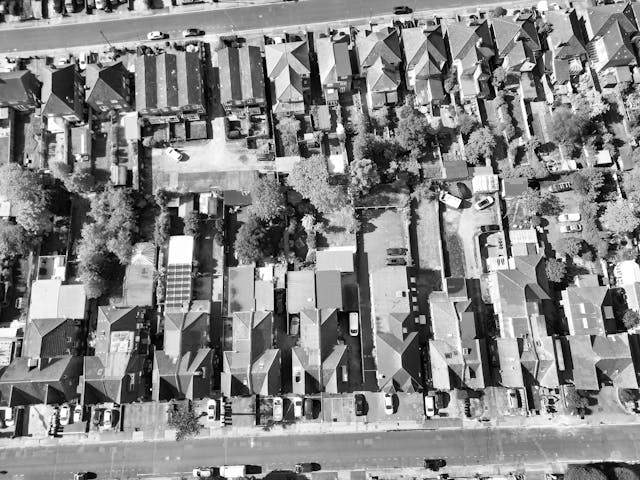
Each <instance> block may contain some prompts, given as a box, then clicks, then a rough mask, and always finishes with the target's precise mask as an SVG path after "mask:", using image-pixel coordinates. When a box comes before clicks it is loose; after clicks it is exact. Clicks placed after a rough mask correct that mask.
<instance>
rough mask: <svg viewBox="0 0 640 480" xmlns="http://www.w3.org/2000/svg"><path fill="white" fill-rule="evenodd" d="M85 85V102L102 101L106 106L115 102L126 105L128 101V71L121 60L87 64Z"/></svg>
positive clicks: (94, 103) (93, 103) (94, 102)
mask: <svg viewBox="0 0 640 480" xmlns="http://www.w3.org/2000/svg"><path fill="white" fill-rule="evenodd" d="M85 72H86V73H85V75H86V86H87V102H88V103H89V104H92V105H96V103H97V102H102V103H103V104H104V105H105V106H106V107H108V106H109V105H112V104H114V102H115V103H117V104H119V105H126V104H128V103H129V102H128V101H127V98H128V96H129V92H128V89H129V82H128V81H127V77H128V76H129V72H127V69H126V68H125V67H124V65H123V64H122V62H115V63H112V64H111V65H106V66H100V65H98V64H95V63H90V64H89V65H87V69H86V71H85Z"/></svg>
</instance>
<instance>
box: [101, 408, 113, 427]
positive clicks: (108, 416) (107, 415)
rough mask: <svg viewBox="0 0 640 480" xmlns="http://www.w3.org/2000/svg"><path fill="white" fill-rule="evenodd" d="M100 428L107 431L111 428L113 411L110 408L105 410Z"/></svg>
mask: <svg viewBox="0 0 640 480" xmlns="http://www.w3.org/2000/svg"><path fill="white" fill-rule="evenodd" d="M101 427H102V428H103V429H105V430H109V429H110V428H111V427H113V411H112V410H111V409H110V408H107V409H106V410H105V411H104V414H103V415H102V425H101Z"/></svg>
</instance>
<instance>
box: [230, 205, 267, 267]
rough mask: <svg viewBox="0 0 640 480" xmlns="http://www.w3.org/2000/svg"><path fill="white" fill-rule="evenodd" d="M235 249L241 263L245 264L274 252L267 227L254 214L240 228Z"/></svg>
mask: <svg viewBox="0 0 640 480" xmlns="http://www.w3.org/2000/svg"><path fill="white" fill-rule="evenodd" d="M234 249H235V252H236V255H237V256H238V260H240V263H245V264H247V263H253V262H258V261H260V260H262V259H264V258H266V257H268V256H270V255H271V254H272V253H273V252H272V249H271V244H270V241H269V235H268V232H267V229H266V228H265V226H264V224H263V223H262V222H261V221H260V220H259V219H258V218H256V217H254V216H250V217H249V219H248V220H247V221H246V222H245V223H243V224H242V226H241V227H240V230H238V235H237V236H236V241H235V244H234Z"/></svg>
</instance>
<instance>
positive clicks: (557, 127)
mask: <svg viewBox="0 0 640 480" xmlns="http://www.w3.org/2000/svg"><path fill="white" fill-rule="evenodd" d="M583 127H584V123H583V120H582V118H581V117H580V116H578V115H576V114H575V113H573V112H572V111H571V110H569V109H568V108H566V107H560V108H557V109H556V110H555V111H554V112H553V115H551V122H550V128H549V135H550V137H551V140H552V141H554V142H555V143H557V144H558V145H561V146H563V147H564V148H567V149H568V150H573V148H574V147H575V145H576V144H577V143H578V142H579V141H580V137H581V135H582V128H583Z"/></svg>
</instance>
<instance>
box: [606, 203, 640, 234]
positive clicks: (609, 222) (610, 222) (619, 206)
mask: <svg viewBox="0 0 640 480" xmlns="http://www.w3.org/2000/svg"><path fill="white" fill-rule="evenodd" d="M600 220H601V221H602V224H603V226H605V227H606V228H607V229H609V230H611V231H612V232H615V233H631V232H633V231H634V230H635V229H636V228H638V226H640V218H638V211H637V208H636V206H635V205H634V204H633V203H631V202H630V201H629V200H622V199H621V200H618V201H617V202H615V203H609V204H607V208H605V211H604V214H603V215H602V217H601V219H600Z"/></svg>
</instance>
